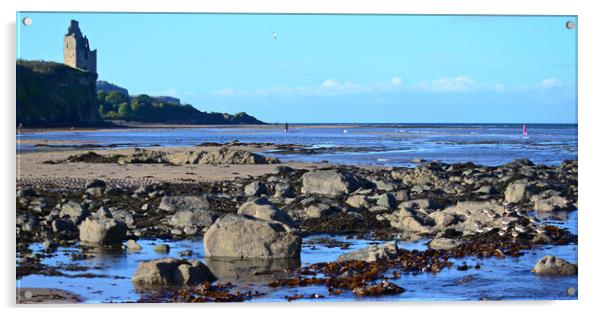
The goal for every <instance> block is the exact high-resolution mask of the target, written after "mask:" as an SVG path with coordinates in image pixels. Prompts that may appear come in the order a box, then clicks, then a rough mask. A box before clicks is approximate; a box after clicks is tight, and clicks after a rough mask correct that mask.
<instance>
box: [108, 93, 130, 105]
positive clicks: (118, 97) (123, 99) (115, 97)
mask: <svg viewBox="0 0 602 316" xmlns="http://www.w3.org/2000/svg"><path fill="white" fill-rule="evenodd" d="M105 101H106V102H107V103H110V104H113V105H116V104H119V105H121V104H122V103H127V102H128V98H127V96H126V95H125V94H122V93H119V92H117V91H111V92H109V94H107V96H106V97H105Z"/></svg>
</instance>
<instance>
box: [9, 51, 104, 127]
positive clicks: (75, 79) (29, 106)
mask: <svg viewBox="0 0 602 316" xmlns="http://www.w3.org/2000/svg"><path fill="white" fill-rule="evenodd" d="M96 78H97V75H96V74H95V73H93V72H88V71H82V70H78V69H75V68H71V67H68V66H65V65H63V64H59V63H54V62H45V61H24V60H18V61H17V125H19V124H21V125H22V126H23V127H65V126H98V125H103V124H104V121H103V120H102V118H101V116H100V113H99V112H98V103H97V101H96Z"/></svg>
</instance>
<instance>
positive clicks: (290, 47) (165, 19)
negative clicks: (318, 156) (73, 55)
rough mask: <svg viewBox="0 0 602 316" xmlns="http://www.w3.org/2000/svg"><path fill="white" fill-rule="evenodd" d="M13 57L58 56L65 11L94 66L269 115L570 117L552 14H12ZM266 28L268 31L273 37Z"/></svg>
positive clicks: (572, 70) (561, 40)
mask: <svg viewBox="0 0 602 316" xmlns="http://www.w3.org/2000/svg"><path fill="white" fill-rule="evenodd" d="M25 16H28V17H31V18H32V19H33V25H31V26H27V27H25V26H23V25H22V24H21V23H17V24H18V27H17V32H18V33H19V34H18V39H17V42H18V43H17V56H18V57H19V58H23V59H42V60H52V61H57V62H62V49H63V41H62V37H63V35H64V34H65V33H66V30H67V27H68V25H69V20H71V19H76V20H79V22H80V28H81V29H82V32H83V33H84V34H85V35H87V36H88V38H89V40H90V45H91V46H92V48H93V49H94V48H95V49H98V73H99V79H101V80H107V81H109V82H112V83H114V84H117V85H119V86H123V87H125V88H127V89H128V90H129V91H130V93H131V94H139V93H147V94H150V95H171V96H175V97H178V98H180V99H182V101H183V102H186V103H190V104H193V105H195V106H196V107H197V108H199V109H200V110H203V111H218V112H229V113H236V112H242V111H245V112H247V113H249V114H252V115H255V116H257V117H258V118H259V119H262V120H264V121H268V122H284V121H288V122H316V123H326V122H387V123H401V122H410V123H411V122H440V123H444V122H453V123H474V122H487V123H495V122H509V123H511V122H516V123H522V122H531V123H576V122H577V96H576V82H577V78H576V67H577V64H576V47H577V46H576V42H577V31H576V29H573V30H568V29H567V28H566V27H565V23H566V22H567V21H568V20H572V21H574V22H577V18H576V17H573V16H565V17H560V16H557V17H506V16H403V15H390V16H374V15H359V16H353V15H235V14H232V15H215V14H108V13H107V14H98V13H21V14H20V15H19V16H18V17H17V19H18V21H21V19H22V18H23V17H25ZM273 33H276V34H277V38H276V39H274V36H273Z"/></svg>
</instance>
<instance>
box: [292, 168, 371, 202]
mask: <svg viewBox="0 0 602 316" xmlns="http://www.w3.org/2000/svg"><path fill="white" fill-rule="evenodd" d="M302 183H303V185H302V187H301V192H302V193H304V194H323V195H329V196H333V197H337V196H341V195H344V194H349V193H351V192H353V191H355V190H357V189H359V188H360V187H362V186H365V185H367V184H366V183H367V182H366V180H364V179H362V178H360V177H358V176H356V175H353V174H351V173H349V172H346V171H343V170H336V169H329V170H314V171H309V172H307V173H305V174H304V175H303V177H302Z"/></svg>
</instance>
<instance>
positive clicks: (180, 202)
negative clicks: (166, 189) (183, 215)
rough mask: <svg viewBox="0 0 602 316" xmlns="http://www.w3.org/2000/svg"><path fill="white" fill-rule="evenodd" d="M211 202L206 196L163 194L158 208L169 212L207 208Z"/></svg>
mask: <svg viewBox="0 0 602 316" xmlns="http://www.w3.org/2000/svg"><path fill="white" fill-rule="evenodd" d="M210 208H211V204H209V200H208V199H207V197H206V196H164V197H163V198H162V199H161V203H160V204H159V209H160V210H162V211H166V212H169V213H175V212H177V211H184V210H187V211H195V210H209V209H210Z"/></svg>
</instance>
